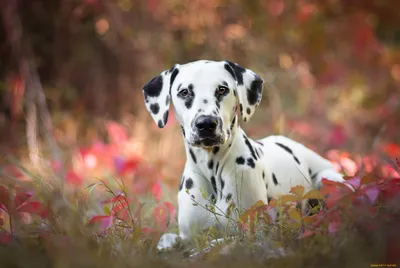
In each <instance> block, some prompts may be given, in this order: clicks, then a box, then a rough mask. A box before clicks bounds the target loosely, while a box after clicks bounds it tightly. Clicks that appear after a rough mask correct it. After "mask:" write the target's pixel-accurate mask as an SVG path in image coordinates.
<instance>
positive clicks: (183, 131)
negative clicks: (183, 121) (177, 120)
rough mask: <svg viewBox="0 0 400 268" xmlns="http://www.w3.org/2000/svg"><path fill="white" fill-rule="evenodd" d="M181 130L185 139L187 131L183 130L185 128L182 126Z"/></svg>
mask: <svg viewBox="0 0 400 268" xmlns="http://www.w3.org/2000/svg"><path fill="white" fill-rule="evenodd" d="M181 130H182V134H183V137H185V129H184V128H183V126H181Z"/></svg>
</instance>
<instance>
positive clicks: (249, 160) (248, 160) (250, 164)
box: [247, 158, 256, 168]
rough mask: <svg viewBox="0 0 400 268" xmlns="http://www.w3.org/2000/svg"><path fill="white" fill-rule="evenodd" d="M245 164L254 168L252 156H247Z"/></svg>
mask: <svg viewBox="0 0 400 268" xmlns="http://www.w3.org/2000/svg"><path fill="white" fill-rule="evenodd" d="M247 165H248V166H249V167H251V168H255V167H256V164H255V163H254V160H253V158H247Z"/></svg>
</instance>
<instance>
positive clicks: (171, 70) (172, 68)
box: [168, 64, 176, 73]
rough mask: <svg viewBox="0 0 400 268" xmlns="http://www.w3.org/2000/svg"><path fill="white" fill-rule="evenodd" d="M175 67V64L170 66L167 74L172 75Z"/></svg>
mask: <svg viewBox="0 0 400 268" xmlns="http://www.w3.org/2000/svg"><path fill="white" fill-rule="evenodd" d="M175 67H176V64H174V66H172V67H171V68H170V69H169V70H168V72H169V73H172V72H173V71H174V70H175Z"/></svg>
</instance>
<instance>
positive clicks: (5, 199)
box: [0, 186, 10, 213]
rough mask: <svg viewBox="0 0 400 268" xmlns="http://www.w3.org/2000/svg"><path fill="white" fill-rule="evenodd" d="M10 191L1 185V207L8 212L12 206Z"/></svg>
mask: <svg viewBox="0 0 400 268" xmlns="http://www.w3.org/2000/svg"><path fill="white" fill-rule="evenodd" d="M9 202H10V192H9V191H8V190H7V189H6V188H5V187H4V186H0V209H2V210H4V211H5V212H7V213H8V211H9V209H10V207H9Z"/></svg>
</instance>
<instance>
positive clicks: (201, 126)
mask: <svg viewBox="0 0 400 268" xmlns="http://www.w3.org/2000/svg"><path fill="white" fill-rule="evenodd" d="M217 125H218V121H217V118H215V117H213V116H205V115H202V116H200V117H199V118H197V120H196V122H195V126H196V128H197V129H198V130H199V132H200V133H201V134H205V133H210V134H212V133H214V131H215V129H216V128H217Z"/></svg>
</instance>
